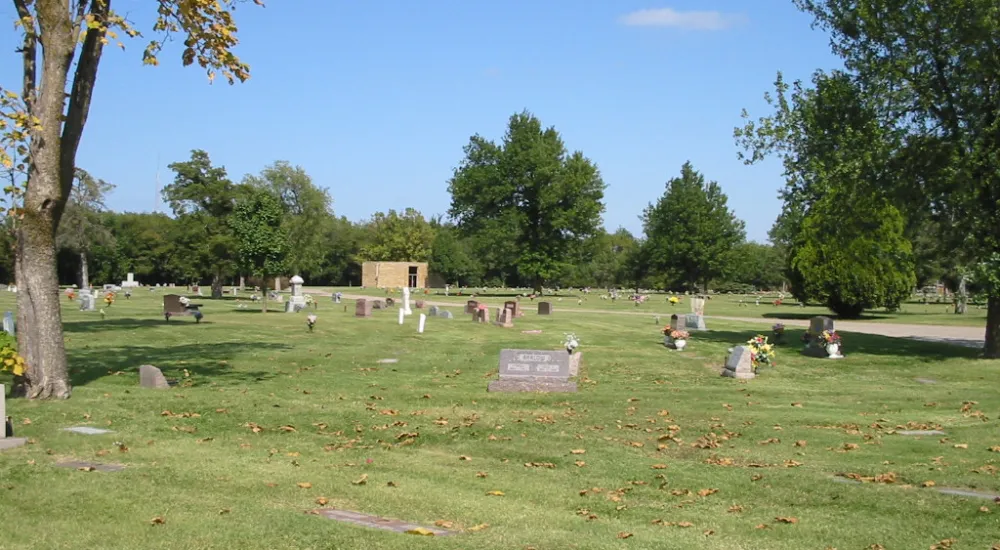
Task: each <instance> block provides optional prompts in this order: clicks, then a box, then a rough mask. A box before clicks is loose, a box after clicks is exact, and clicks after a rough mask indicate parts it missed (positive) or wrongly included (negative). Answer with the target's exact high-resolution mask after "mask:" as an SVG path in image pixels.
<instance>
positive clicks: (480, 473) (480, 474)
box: [476, 472, 489, 477]
mask: <svg viewBox="0 0 1000 550" xmlns="http://www.w3.org/2000/svg"><path fill="white" fill-rule="evenodd" d="M488 475H489V474H487V473H486V472H476V477H486V476H488Z"/></svg>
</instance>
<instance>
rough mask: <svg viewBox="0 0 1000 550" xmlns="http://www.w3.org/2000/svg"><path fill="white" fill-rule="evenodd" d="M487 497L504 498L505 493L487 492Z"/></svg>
mask: <svg viewBox="0 0 1000 550" xmlns="http://www.w3.org/2000/svg"><path fill="white" fill-rule="evenodd" d="M486 496H488V497H502V496H503V491H487V492H486Z"/></svg>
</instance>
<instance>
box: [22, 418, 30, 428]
mask: <svg viewBox="0 0 1000 550" xmlns="http://www.w3.org/2000/svg"><path fill="white" fill-rule="evenodd" d="M21 424H24V425H25V426H27V425H28V424H31V419H30V418H25V419H24V420H22V421H21Z"/></svg>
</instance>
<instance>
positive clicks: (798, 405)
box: [792, 403, 802, 407]
mask: <svg viewBox="0 0 1000 550" xmlns="http://www.w3.org/2000/svg"><path fill="white" fill-rule="evenodd" d="M792 406H793V407H801V406H802V403H792Z"/></svg>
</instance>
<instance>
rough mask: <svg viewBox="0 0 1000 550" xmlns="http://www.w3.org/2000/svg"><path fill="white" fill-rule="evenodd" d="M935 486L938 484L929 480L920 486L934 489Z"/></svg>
mask: <svg viewBox="0 0 1000 550" xmlns="http://www.w3.org/2000/svg"><path fill="white" fill-rule="evenodd" d="M935 485H937V483H934V482H933V481H930V480H927V481H925V482H923V483H921V484H920V486H921V487H933V486H935Z"/></svg>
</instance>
